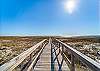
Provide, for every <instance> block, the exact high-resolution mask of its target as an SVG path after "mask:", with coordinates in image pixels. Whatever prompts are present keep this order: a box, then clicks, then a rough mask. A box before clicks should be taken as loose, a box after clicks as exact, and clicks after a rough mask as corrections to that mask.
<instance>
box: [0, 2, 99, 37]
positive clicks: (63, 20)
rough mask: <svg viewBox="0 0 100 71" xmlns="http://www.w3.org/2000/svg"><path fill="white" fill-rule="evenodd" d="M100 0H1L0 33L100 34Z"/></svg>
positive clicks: (24, 34)
mask: <svg viewBox="0 0 100 71" xmlns="http://www.w3.org/2000/svg"><path fill="white" fill-rule="evenodd" d="M99 16H100V15H99V0H0V35H15V36H16V35H23V36H26V35H47V36H48V35H57V36H71V35H100V18H99Z"/></svg>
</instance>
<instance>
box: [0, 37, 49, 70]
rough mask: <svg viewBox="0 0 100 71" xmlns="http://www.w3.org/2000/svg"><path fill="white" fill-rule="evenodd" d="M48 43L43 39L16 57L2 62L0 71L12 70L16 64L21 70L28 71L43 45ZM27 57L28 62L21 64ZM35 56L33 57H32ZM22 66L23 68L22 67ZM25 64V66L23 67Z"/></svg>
mask: <svg viewBox="0 0 100 71" xmlns="http://www.w3.org/2000/svg"><path fill="white" fill-rule="evenodd" d="M47 43H48V40H46V39H44V40H43V41H41V42H39V43H37V44H36V45H34V46H33V47H31V48H29V49H28V50H26V51H24V52H23V53H21V54H20V55H18V56H17V57H15V58H13V59H11V60H10V61H8V62H7V63H5V64H3V65H2V66H1V67H0V71H13V70H14V69H15V68H16V67H17V66H19V65H20V64H21V65H20V66H22V67H20V68H21V71H29V70H30V69H31V68H32V67H31V66H32V65H34V64H35V63H36V61H37V60H38V58H39V56H40V54H41V52H42V50H43V49H44V47H45V45H46V44H47ZM27 58H28V62H27V63H26V64H25V65H23V61H25V59H27ZM34 58H35V59H34ZM23 66H24V68H23ZM25 66H26V67H25Z"/></svg>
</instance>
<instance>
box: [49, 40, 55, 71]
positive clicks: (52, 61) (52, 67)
mask: <svg viewBox="0 0 100 71" xmlns="http://www.w3.org/2000/svg"><path fill="white" fill-rule="evenodd" d="M49 42H50V44H51V71H54V58H53V45H52V40H51V39H49Z"/></svg>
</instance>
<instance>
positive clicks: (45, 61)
mask: <svg viewBox="0 0 100 71" xmlns="http://www.w3.org/2000/svg"><path fill="white" fill-rule="evenodd" d="M58 59H59V61H60V63H61V60H62V55H61V54H59V55H58ZM58 69H59V67H58V62H57V60H55V62H54V71H58ZM33 71H52V70H51V44H50V41H49V43H48V44H47V45H46V47H45V48H44V50H43V52H42V54H41V56H40V59H39V60H38V62H37V63H36V65H35V67H34V69H33ZM61 71H70V69H69V68H68V66H67V65H66V63H65V61H63V64H62V70H61Z"/></svg>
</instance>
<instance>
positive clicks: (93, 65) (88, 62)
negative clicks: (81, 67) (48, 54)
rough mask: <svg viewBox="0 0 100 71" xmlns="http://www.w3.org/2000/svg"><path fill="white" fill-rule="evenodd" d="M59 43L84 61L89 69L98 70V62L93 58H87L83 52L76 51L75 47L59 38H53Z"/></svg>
mask: <svg viewBox="0 0 100 71" xmlns="http://www.w3.org/2000/svg"><path fill="white" fill-rule="evenodd" d="M54 41H56V42H58V43H60V44H62V45H63V46H64V47H65V48H66V49H67V50H68V51H69V52H71V54H72V55H74V56H75V57H77V58H79V59H80V60H81V61H82V62H83V63H85V64H86V65H87V66H88V67H89V68H90V69H91V70H93V71H100V64H99V63H98V62H96V61H94V60H93V59H91V58H89V57H88V56H86V55H84V54H83V53H81V52H79V51H77V50H76V49H74V48H72V47H70V46H69V45H67V44H65V43H63V42H61V41H60V40H58V39H56V40H54Z"/></svg>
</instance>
